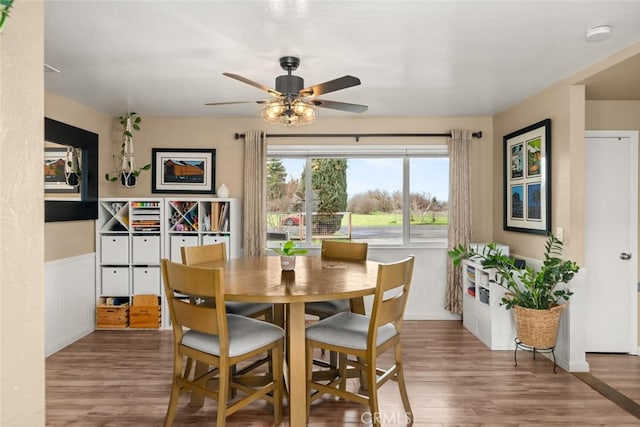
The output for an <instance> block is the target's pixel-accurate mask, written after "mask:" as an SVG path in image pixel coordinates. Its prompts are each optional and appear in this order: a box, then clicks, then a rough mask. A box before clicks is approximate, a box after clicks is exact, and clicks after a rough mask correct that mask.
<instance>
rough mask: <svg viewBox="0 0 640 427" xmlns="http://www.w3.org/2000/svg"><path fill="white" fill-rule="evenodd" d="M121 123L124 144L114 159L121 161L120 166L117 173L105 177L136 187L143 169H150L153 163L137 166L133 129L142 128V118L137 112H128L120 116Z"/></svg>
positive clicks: (126, 185)
mask: <svg viewBox="0 0 640 427" xmlns="http://www.w3.org/2000/svg"><path fill="white" fill-rule="evenodd" d="M118 120H119V121H120V124H121V125H122V129H123V131H122V144H121V145H120V155H119V156H117V157H116V156H115V155H114V161H115V162H116V163H117V162H118V161H119V162H120V165H119V168H118V169H117V170H116V172H115V173H112V174H109V173H107V174H105V176H104V178H105V179H106V180H107V181H112V182H116V181H118V180H120V183H121V184H122V185H123V186H124V187H135V186H136V184H137V181H138V176H139V175H140V172H141V171H143V170H149V169H150V168H151V163H147V164H146V165H144V166H142V167H141V168H137V167H136V158H135V154H134V149H133V131H139V130H140V122H142V118H141V117H140V116H138V115H137V113H127V114H126V115H124V116H120V117H119V119H118Z"/></svg>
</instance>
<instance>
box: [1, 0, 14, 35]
mask: <svg viewBox="0 0 640 427" xmlns="http://www.w3.org/2000/svg"><path fill="white" fill-rule="evenodd" d="M11 6H13V0H0V31H2V29H3V28H4V24H5V23H6V22H7V18H8V17H9V10H10V9H11Z"/></svg>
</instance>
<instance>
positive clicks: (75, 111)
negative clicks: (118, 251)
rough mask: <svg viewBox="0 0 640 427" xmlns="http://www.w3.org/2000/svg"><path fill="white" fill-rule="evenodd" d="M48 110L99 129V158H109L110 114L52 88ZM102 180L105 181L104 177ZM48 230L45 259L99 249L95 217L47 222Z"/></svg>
mask: <svg viewBox="0 0 640 427" xmlns="http://www.w3.org/2000/svg"><path fill="white" fill-rule="evenodd" d="M44 113H45V116H46V117H49V118H51V119H54V120H58V121H60V122H64V123H68V124H70V125H72V126H76V127H79V128H82V129H86V130H88V131H91V132H94V133H97V134H98V148H99V152H98V161H102V159H104V158H106V155H107V150H106V149H105V145H106V144H105V141H108V139H109V137H110V132H111V118H110V117H109V116H107V115H106V114H101V113H98V112H97V111H95V110H92V109H90V108H87V107H85V106H83V105H81V104H78V103H76V102H73V101H71V100H69V99H67V98H64V97H62V96H59V95H56V94H55V93H51V92H46V93H45V103H44ZM100 176H101V175H100ZM99 183H100V184H103V180H99ZM101 190H102V188H101ZM44 233H45V234H44V236H45V261H52V260H56V259H62V258H68V257H71V256H75V255H82V254H86V253H91V252H95V222H94V221H61V222H47V223H45V227H44ZM61 242H63V244H61Z"/></svg>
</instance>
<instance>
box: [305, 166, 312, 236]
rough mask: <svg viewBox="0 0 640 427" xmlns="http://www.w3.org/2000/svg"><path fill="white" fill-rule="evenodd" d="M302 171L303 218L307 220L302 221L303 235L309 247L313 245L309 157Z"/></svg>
mask: <svg viewBox="0 0 640 427" xmlns="http://www.w3.org/2000/svg"><path fill="white" fill-rule="evenodd" d="M304 170H305V173H304V197H305V199H306V201H305V204H304V212H305V215H304V218H306V219H307V220H306V221H304V233H305V243H306V244H307V245H311V244H312V243H313V224H312V223H313V216H312V215H313V188H312V185H313V184H312V181H311V174H312V173H313V170H312V168H311V157H307V160H306V162H305V165H304Z"/></svg>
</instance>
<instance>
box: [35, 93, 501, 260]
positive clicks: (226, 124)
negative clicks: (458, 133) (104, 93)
mask: <svg viewBox="0 0 640 427" xmlns="http://www.w3.org/2000/svg"><path fill="white" fill-rule="evenodd" d="M45 112H46V115H47V117H50V118H53V119H56V120H59V121H62V122H65V123H69V124H72V125H74V126H77V127H80V128H83V129H87V130H90V131H92V132H96V133H98V135H99V147H100V148H99V159H100V160H99V162H100V172H99V176H100V179H99V182H100V183H99V195H100V197H154V196H164V194H153V193H151V171H143V172H142V173H141V175H140V176H139V179H138V184H137V186H136V187H134V188H124V187H122V186H121V185H119V184H118V183H110V182H106V181H105V180H104V179H103V178H102V177H103V176H104V174H105V173H107V172H112V171H113V170H114V163H113V153H114V152H118V151H119V149H120V136H121V128H120V125H119V123H118V121H117V119H116V118H110V117H108V116H106V115H104V114H101V113H98V112H96V111H94V110H92V109H90V108H87V107H85V106H82V105H80V104H77V103H75V102H73V101H71V100H69V99H66V98H64V97H61V96H59V95H56V94H53V93H49V92H47V93H46V103H45ZM256 114H257V113H256ZM140 116H141V117H142V122H141V123H140V127H141V130H140V131H138V132H135V133H134V141H135V152H136V163H137V165H138V166H139V167H140V166H143V165H145V164H147V163H150V162H151V149H152V148H178V149H179V148H215V149H216V186H217V185H219V184H220V183H222V182H224V183H225V184H226V185H227V187H229V192H230V196H231V197H238V198H242V188H243V181H244V176H243V157H244V156H243V143H242V140H241V139H240V140H236V139H235V138H234V135H235V133H237V132H239V133H241V132H244V131H245V130H250V129H262V130H266V131H267V132H269V131H270V132H272V133H287V132H289V133H390V132H394V133H395V132H398V133H402V132H406V133H409V132H414V133H419V132H446V131H449V130H450V129H453V128H463V129H471V130H473V131H482V132H483V138H482V139H474V141H473V142H472V146H471V157H472V165H471V167H472V173H473V174H474V176H476V177H477V178H476V179H474V180H473V182H472V186H473V208H474V211H475V213H476V215H474V224H473V225H474V228H473V230H474V239H475V240H477V241H486V240H488V239H489V237H490V232H489V230H490V229H491V221H492V212H491V208H492V205H491V200H492V187H491V185H490V183H491V173H490V171H491V170H492V165H491V162H492V158H493V157H492V146H491V144H490V141H491V139H492V125H491V124H492V120H491V118H490V117H455V118H453V117H451V118H366V117H358V118H356V119H354V118H352V117H349V118H331V117H321V118H320V119H319V120H318V121H317V122H316V123H314V124H313V125H311V126H306V127H299V128H283V127H275V126H267V125H265V123H264V122H263V121H262V120H261V119H260V118H259V117H256V118H233V119H230V118H222V119H221V118H210V119H208V118H205V119H201V118H169V119H167V118H154V117H146V116H144V114H143V113H142V112H140ZM360 141H361V143H362V144H383V145H384V144H388V143H389V141H388V140H384V139H379V138H369V139H365V138H363V139H361V140H360ZM395 142H396V143H398V144H445V143H446V139H445V138H436V139H432V138H428V139H425V138H398V139H396V140H395ZM287 143H293V144H353V143H354V139H353V138H344V139H342V138H341V139H335V138H306V139H293V138H286V139H285V138H281V139H277V138H273V139H269V144H287ZM94 226H95V225H94V222H93V221H75V222H70V223H65V222H60V223H47V225H46V234H45V237H46V238H45V241H46V259H47V260H53V259H59V258H64V257H68V256H72V255H79V254H82V253H87V252H93V251H94V250H95V244H94V240H95V231H94ZM69 239H71V241H70V240H69ZM61 241H64V242H65V245H64V246H61V245H60V243H59V242H61Z"/></svg>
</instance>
